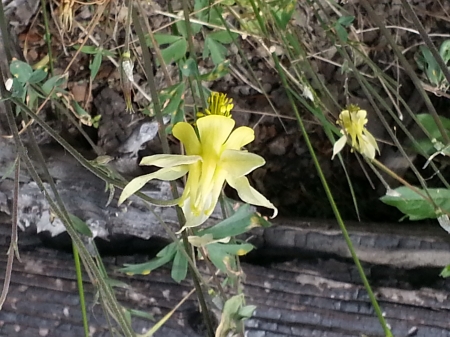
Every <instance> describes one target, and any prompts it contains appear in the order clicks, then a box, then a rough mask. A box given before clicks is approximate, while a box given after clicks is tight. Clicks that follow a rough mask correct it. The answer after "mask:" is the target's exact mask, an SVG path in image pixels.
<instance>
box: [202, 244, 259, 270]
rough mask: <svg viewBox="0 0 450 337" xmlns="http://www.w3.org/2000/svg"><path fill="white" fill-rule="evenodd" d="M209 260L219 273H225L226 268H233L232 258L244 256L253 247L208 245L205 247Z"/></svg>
mask: <svg viewBox="0 0 450 337" xmlns="http://www.w3.org/2000/svg"><path fill="white" fill-rule="evenodd" d="M205 249H206V250H207V252H208V256H209V259H210V260H211V262H212V263H213V264H214V265H215V266H216V268H218V269H219V270H220V271H222V272H224V273H227V272H228V268H229V267H231V268H233V267H234V256H241V255H245V254H247V253H248V252H250V251H251V250H252V249H253V245H251V244H249V243H244V244H224V243H210V244H208V245H206V246H205Z"/></svg>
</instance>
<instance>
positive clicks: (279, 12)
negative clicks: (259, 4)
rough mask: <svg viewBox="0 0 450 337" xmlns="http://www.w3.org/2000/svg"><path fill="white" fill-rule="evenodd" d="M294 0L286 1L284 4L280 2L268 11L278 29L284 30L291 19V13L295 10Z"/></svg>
mask: <svg viewBox="0 0 450 337" xmlns="http://www.w3.org/2000/svg"><path fill="white" fill-rule="evenodd" d="M295 4H296V1H287V2H286V3H285V4H281V5H280V6H281V7H280V8H278V9H275V10H274V9H271V10H270V13H271V14H272V17H273V18H274V19H275V22H276V24H277V26H278V28H279V29H281V30H285V29H286V27H287V25H288V23H289V21H291V18H292V15H293V14H294V11H295Z"/></svg>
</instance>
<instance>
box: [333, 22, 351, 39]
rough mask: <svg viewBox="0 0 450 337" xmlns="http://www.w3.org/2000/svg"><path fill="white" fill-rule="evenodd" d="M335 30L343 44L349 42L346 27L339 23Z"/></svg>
mask: <svg viewBox="0 0 450 337" xmlns="http://www.w3.org/2000/svg"><path fill="white" fill-rule="evenodd" d="M334 29H335V31H336V34H337V35H338V36H339V39H340V40H342V42H347V40H348V33H347V30H346V29H345V28H344V26H342V25H340V24H338V23H337V24H336V25H335V26H334Z"/></svg>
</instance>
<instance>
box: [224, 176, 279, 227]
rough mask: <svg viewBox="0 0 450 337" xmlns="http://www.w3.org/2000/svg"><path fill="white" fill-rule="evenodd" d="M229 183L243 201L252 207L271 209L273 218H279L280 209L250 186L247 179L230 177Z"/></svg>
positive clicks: (228, 178)
mask: <svg viewBox="0 0 450 337" xmlns="http://www.w3.org/2000/svg"><path fill="white" fill-rule="evenodd" d="M227 182H228V184H229V185H230V186H231V187H233V188H234V189H235V190H236V191H237V192H238V195H239V197H240V198H241V199H242V201H245V202H246V203H249V204H252V205H257V206H263V207H266V208H271V209H273V215H272V218H274V217H276V216H277V214H278V209H277V208H276V207H275V206H274V205H273V204H272V203H271V202H270V201H269V200H267V199H266V197H265V196H263V195H262V194H261V193H259V192H258V191H257V190H255V189H254V188H253V187H251V186H250V183H249V182H248V179H247V177H239V178H233V177H229V176H228V177H227Z"/></svg>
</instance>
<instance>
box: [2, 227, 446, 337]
mask: <svg viewBox="0 0 450 337" xmlns="http://www.w3.org/2000/svg"><path fill="white" fill-rule="evenodd" d="M8 230H9V229H8V228H7V226H2V227H1V236H0V237H1V238H2V240H1V245H0V248H1V254H0V270H2V273H0V280H3V278H4V270H5V267H6V257H5V254H4V253H6V250H7V248H8V236H7V231H8ZM21 239H22V240H21V241H20V242H22V245H21V250H20V251H21V258H22V263H19V262H17V261H16V262H15V263H14V266H13V277H12V284H11V288H10V291H9V296H8V299H7V302H6V303H5V305H4V307H3V309H2V310H1V311H0V336H11V337H13V336H21V337H26V336H30V337H31V336H33V337H34V336H49V337H51V336H55V337H56V336H74V337H78V336H82V335H83V333H82V331H83V330H82V325H81V314H80V310H79V298H78V293H77V289H76V282H75V271H74V267H73V263H72V257H71V255H70V254H67V253H63V252H60V251H56V250H50V249H47V248H43V247H41V246H39V245H36V243H35V242H32V241H31V242H27V241H26V240H24V239H26V237H25V238H21ZM28 239H30V240H33V238H28ZM380 253H382V251H380ZM143 259H145V257H143V256H135V257H109V258H105V259H104V262H105V265H106V267H107V270H108V273H109V275H110V276H111V277H112V278H115V279H118V280H121V281H125V282H126V283H128V284H129V288H128V289H117V296H118V299H119V300H120V301H121V302H122V303H123V304H124V305H125V306H126V307H130V308H136V309H140V310H144V311H146V312H149V313H153V314H154V316H155V318H157V319H158V318H161V317H162V316H163V315H164V314H165V313H167V312H168V311H169V310H170V309H171V308H173V307H174V306H175V305H176V304H177V302H178V301H180V300H181V299H182V297H183V296H184V295H185V294H186V293H187V292H189V291H190V290H191V289H192V284H191V282H190V281H184V282H182V283H181V284H177V283H175V282H174V281H173V280H172V279H171V278H170V271H169V270H168V269H161V270H156V271H154V272H152V274H151V275H149V276H141V275H138V276H133V277H129V276H126V275H123V274H120V273H118V272H117V271H116V269H117V268H118V267H120V266H121V265H122V264H123V263H125V262H126V263H130V262H142V260H143ZM365 269H366V272H367V274H368V276H369V278H370V279H371V281H372V283H373V284H374V285H375V291H376V294H377V297H378V300H379V301H380V305H381V308H382V310H383V312H384V313H385V317H386V319H387V321H388V323H389V324H390V326H391V327H392V330H393V332H394V334H395V336H424V337H430V336H450V322H449V321H448V315H449V310H450V305H449V302H448V298H449V294H450V293H449V290H450V287H449V286H450V283H449V282H447V281H444V280H438V278H437V273H438V269H436V268H435V269H434V270H433V269H428V270H427V271H426V273H427V274H425V275H424V274H422V275H417V273H418V272H419V271H417V270H416V271H414V273H411V274H410V275H408V274H407V273H406V274H405V270H399V269H396V268H392V267H387V266H379V265H370V264H366V265H365ZM243 270H244V272H245V276H246V277H245V281H244V287H245V293H246V296H247V299H248V303H251V304H255V305H256V306H257V310H256V311H255V314H254V316H253V317H252V318H251V319H249V320H248V321H247V323H246V326H247V331H248V336H264V337H266V336H334V337H344V336H345V337H348V336H355V337H356V336H362V334H365V335H367V336H372V337H373V336H383V331H382V329H381V327H380V326H379V324H378V321H377V319H376V318H375V315H374V313H373V309H372V307H371V305H370V303H369V300H368V298H367V294H366V292H365V290H364V288H363V287H362V285H361V284H360V281H359V278H358V275H357V273H356V270H355V267H354V266H353V264H352V263H351V262H348V261H337V260H335V259H332V258H309V259H306V258H301V256H300V257H299V259H297V260H294V261H290V262H284V263H271V264H267V265H266V266H257V265H251V264H248V263H244V264H243ZM418 276H422V277H424V276H427V277H428V282H427V283H426V284H422V285H420V284H414V282H411V281H412V278H413V277H418ZM86 280H87V277H86ZM431 280H432V281H431ZM419 283H420V282H419ZM86 287H87V289H88V295H87V301H88V305H89V310H88V312H89V318H90V330H91V331H92V335H93V336H109V332H108V331H109V328H108V325H107V322H106V321H105V318H104V316H103V314H102V311H101V307H100V305H99V304H97V305H94V304H95V302H94V298H95V294H94V293H93V288H92V287H91V286H90V285H89V284H88V283H87V282H86ZM199 319H200V314H199V313H198V311H197V308H196V304H195V301H194V299H193V298H190V299H189V300H188V301H187V302H186V303H184V304H183V305H182V306H181V308H180V310H178V311H177V312H176V313H175V315H174V316H173V317H172V318H171V319H170V320H169V322H168V323H167V324H166V325H164V326H163V328H162V329H161V330H160V331H159V332H158V333H157V334H156V336H188V337H190V336H192V337H197V336H201V333H199V332H198V325H197V323H196V322H197V321H198V320H199ZM153 324H154V322H150V321H146V320H143V319H135V320H134V328H135V330H136V331H137V332H143V331H146V330H147V329H148V328H149V327H151V326H152V325H153Z"/></svg>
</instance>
